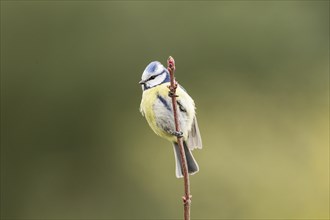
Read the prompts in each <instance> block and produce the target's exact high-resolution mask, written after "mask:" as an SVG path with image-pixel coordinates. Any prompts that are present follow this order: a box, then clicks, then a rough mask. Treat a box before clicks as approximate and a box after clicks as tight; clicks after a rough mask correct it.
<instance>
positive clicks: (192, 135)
mask: <svg viewBox="0 0 330 220" xmlns="http://www.w3.org/2000/svg"><path fill="white" fill-rule="evenodd" d="M187 145H188V147H189V149H190V150H193V149H195V148H198V149H202V147H203V145H202V138H201V134H200V132H199V128H198V124H197V118H196V116H195V117H194V121H193V123H192V126H191V130H190V131H189V133H188V139H187Z"/></svg>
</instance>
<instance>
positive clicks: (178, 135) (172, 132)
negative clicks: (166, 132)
mask: <svg viewBox="0 0 330 220" xmlns="http://www.w3.org/2000/svg"><path fill="white" fill-rule="evenodd" d="M170 133H171V134H172V135H174V136H176V137H178V138H182V137H183V132H182V131H171V132H170Z"/></svg>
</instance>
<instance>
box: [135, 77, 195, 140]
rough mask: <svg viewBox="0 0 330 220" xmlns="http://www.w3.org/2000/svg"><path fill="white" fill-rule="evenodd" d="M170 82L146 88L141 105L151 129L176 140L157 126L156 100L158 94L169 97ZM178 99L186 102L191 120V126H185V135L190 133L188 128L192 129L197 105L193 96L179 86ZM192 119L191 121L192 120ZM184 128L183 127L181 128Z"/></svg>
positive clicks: (164, 136) (166, 137)
mask: <svg viewBox="0 0 330 220" xmlns="http://www.w3.org/2000/svg"><path fill="white" fill-rule="evenodd" d="M169 84H170V83H164V84H161V85H158V86H156V87H153V88H150V89H148V90H145V91H144V92H143V95H142V101H141V105H140V111H141V113H142V114H143V115H144V117H145V118H146V120H147V122H148V124H149V126H150V127H151V129H152V130H153V131H154V132H155V133H156V134H157V135H159V136H161V137H163V138H165V139H167V140H169V141H175V140H176V138H175V137H174V136H173V135H170V134H169V133H167V132H165V131H164V130H163V129H162V128H160V127H159V126H157V122H156V115H155V112H154V104H155V102H156V99H157V96H158V95H159V96H161V97H165V98H167V99H168V92H169V89H168V86H169ZM176 93H177V95H178V98H177V100H182V101H184V103H185V104H186V107H187V114H188V115H189V122H188V123H186V124H190V125H188V126H190V127H189V128H185V129H184V130H183V131H184V136H187V135H188V129H189V130H190V128H191V124H192V120H193V117H194V115H195V105H194V101H193V100H192V99H191V97H190V96H189V95H188V94H187V93H186V92H185V91H184V90H183V89H181V88H180V87H178V88H177V92H176ZM190 121H191V122H190ZM181 129H183V128H181Z"/></svg>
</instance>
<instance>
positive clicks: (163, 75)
mask: <svg viewBox="0 0 330 220" xmlns="http://www.w3.org/2000/svg"><path fill="white" fill-rule="evenodd" d="M169 81H170V75H169V72H168V71H167V69H166V68H165V67H164V66H163V65H162V64H161V63H160V62H158V61H153V62H151V63H150V64H149V65H148V66H147V67H146V69H145V70H144V72H143V74H142V77H141V81H140V82H139V83H140V84H141V85H142V90H147V89H150V88H152V87H155V86H158V85H160V84H163V83H166V82H169Z"/></svg>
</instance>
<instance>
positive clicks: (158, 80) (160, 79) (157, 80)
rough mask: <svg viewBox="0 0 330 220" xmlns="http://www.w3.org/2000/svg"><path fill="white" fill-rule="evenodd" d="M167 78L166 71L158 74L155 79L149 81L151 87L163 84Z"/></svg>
mask: <svg viewBox="0 0 330 220" xmlns="http://www.w3.org/2000/svg"><path fill="white" fill-rule="evenodd" d="M165 78H166V73H164V74H162V75H159V76H157V77H156V78H155V79H153V80H150V81H148V85H149V87H154V86H156V85H159V84H161V83H162V82H163V81H164V80H165Z"/></svg>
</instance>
